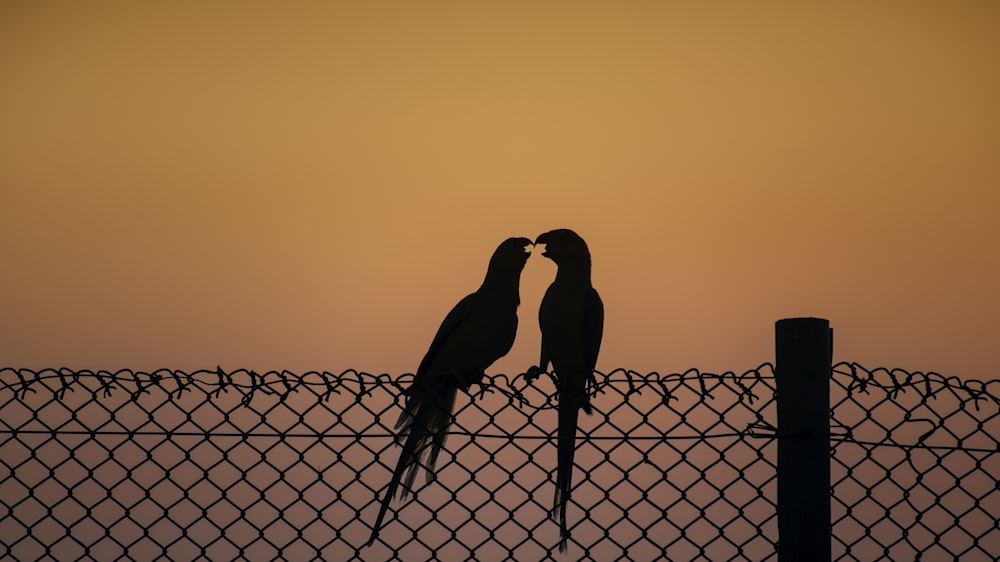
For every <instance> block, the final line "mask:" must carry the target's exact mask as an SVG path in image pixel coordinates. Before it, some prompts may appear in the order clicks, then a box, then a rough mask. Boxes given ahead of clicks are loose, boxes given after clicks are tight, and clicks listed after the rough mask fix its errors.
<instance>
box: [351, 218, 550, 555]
mask: <svg viewBox="0 0 1000 562" xmlns="http://www.w3.org/2000/svg"><path fill="white" fill-rule="evenodd" d="M531 246H532V242H531V240H530V239H528V238H522V237H512V238H508V239H506V240H504V241H503V242H501V243H500V245H499V246H498V247H497V249H496V251H494V252H493V255H492V257H491V258H490V262H489V266H488V267H487V269H486V277H485V279H484V280H483V283H482V285H481V286H480V287H479V289H478V290H476V292H474V293H472V294H470V295H467V296H466V297H465V298H463V299H462V300H460V301H459V302H458V304H456V305H455V307H454V308H452V309H451V312H449V313H448V315H447V316H445V319H444V321H442V323H441V326H440V328H438V331H437V333H436V334H435V335H434V339H433V340H432V341H431V344H430V347H429V348H428V350H427V353H426V354H425V355H424V358H423V360H421V361H420V366H419V367H417V372H416V373H415V374H414V377H413V382H412V383H411V384H410V386H409V387H408V388H407V389H406V390H405V391H404V394H405V396H406V404H405V406H404V409H403V412H402V413H401V414H400V416H399V420H398V421H397V422H396V425H395V429H396V430H397V434H396V444H397V445H400V444H402V446H403V450H402V451H401V452H400V455H399V460H398V462H397V463H396V469H395V470H394V471H393V474H392V479H391V480H390V482H389V486H388V488H387V489H386V492H385V496H384V497H383V498H382V506H381V508H380V509H379V513H378V518H377V519H376V521H375V525H374V526H373V527H372V534H371V537H370V538H369V539H368V543H367V546H371V544H372V543H374V542H375V539H376V538H377V537H378V533H379V530H380V529H381V527H382V522H383V520H384V519H385V515H386V512H387V511H388V509H389V503H390V502H391V501H392V499H393V498H394V497H395V496H396V493H397V491H398V492H399V497H400V499H401V500H405V499H406V497H407V495H408V494H409V493H410V492H411V491H412V490H413V481H414V479H415V478H416V475H417V472H418V471H419V469H421V468H423V469H424V471H425V472H426V478H427V482H428V483H429V482H431V481H432V480H433V479H434V474H435V469H434V466H435V464H436V462H437V458H438V455H439V454H440V452H441V449H442V448H443V447H444V443H445V438H446V437H447V429H448V426H449V425H450V424H451V421H452V410H453V408H454V405H455V397H456V394H457V391H458V390H459V389H462V390H463V391H468V389H469V387H470V386H471V385H472V384H474V383H481V382H482V379H483V377H484V376H485V371H486V369H487V368H489V366H490V365H492V364H493V363H494V362H495V361H496V360H497V359H499V358H501V357H503V356H504V355H506V354H507V353H508V352H509V351H510V349H511V347H512V346H513V345H514V337H515V335H516V334H517V308H518V306H519V305H520V302H521V299H520V292H519V286H520V280H521V271H522V270H523V269H524V265H525V263H527V261H528V257H529V256H530V255H531V254H530V247H531ZM400 484H403V487H402V489H400V488H399V486H400Z"/></svg>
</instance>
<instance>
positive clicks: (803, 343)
mask: <svg viewBox="0 0 1000 562" xmlns="http://www.w3.org/2000/svg"><path fill="white" fill-rule="evenodd" d="M775 355H776V357H775V371H774V374H775V378H776V381H775V382H776V386H777V391H776V394H777V402H778V404H777V406H778V562H819V561H823V560H827V561H828V560H830V558H831V554H832V553H831V547H830V545H831V537H832V526H831V521H830V375H831V365H832V359H833V357H832V356H833V332H832V331H831V330H830V322H829V321H827V320H824V319H822V318H786V319H784V320H779V321H778V322H776V323H775Z"/></svg>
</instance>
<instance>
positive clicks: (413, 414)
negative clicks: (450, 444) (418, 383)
mask: <svg viewBox="0 0 1000 562" xmlns="http://www.w3.org/2000/svg"><path fill="white" fill-rule="evenodd" d="M414 390H415V392H414V394H413V395H411V396H410V398H409V400H407V404H406V410H404V411H403V413H402V414H400V416H399V421H397V422H396V429H399V433H397V435H396V440H397V444H399V441H403V450H402V452H400V454H399V461H397V463H396V469H395V470H394V471H393V473H392V480H390V481H389V486H388V488H387V489H386V491H385V496H384V497H383V498H382V506H381V507H380V508H379V512H378V518H377V519H376V520H375V525H374V526H373V527H372V534H371V537H369V539H368V543H367V544H366V546H371V544H372V543H374V542H375V539H376V538H377V537H378V533H379V531H380V530H381V529H382V521H384V520H385V515H386V513H387V512H388V510H389V502H391V501H392V500H393V498H395V496H396V494H397V492H398V493H399V499H401V500H405V499H406V498H407V496H408V495H409V493H410V492H411V491H412V490H413V480H414V479H415V478H416V476H417V472H418V471H419V470H420V468H423V469H424V471H425V472H426V475H427V482H430V481H431V480H433V479H434V466H435V464H436V462H437V458H438V454H439V453H440V452H441V449H442V448H443V447H444V442H445V438H446V437H447V429H448V426H449V425H450V424H451V413H452V408H453V407H454V405H455V395H456V391H457V389H456V388H455V387H454V386H453V385H449V387H447V388H443V389H438V390H439V391H438V392H428V389H426V388H423V389H420V388H415V389H414ZM404 437H405V440H403V438H404ZM400 484H402V485H403V487H402V489H400V487H399V485H400Z"/></svg>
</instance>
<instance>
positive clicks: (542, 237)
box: [535, 232, 549, 257]
mask: <svg viewBox="0 0 1000 562" xmlns="http://www.w3.org/2000/svg"><path fill="white" fill-rule="evenodd" d="M548 243H549V233H548V232H546V233H544V234H539V235H538V238H535V246H537V245H539V244H545V245H546V248H545V249H544V250H542V255H543V256H545V257H548V255H549V249H548V247H547V246H548Z"/></svg>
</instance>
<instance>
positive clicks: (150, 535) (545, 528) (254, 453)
mask: <svg viewBox="0 0 1000 562" xmlns="http://www.w3.org/2000/svg"><path fill="white" fill-rule="evenodd" d="M410 380H412V375H403V376H400V377H395V378H394V377H391V376H389V375H372V374H368V373H364V372H358V371H354V370H348V371H345V372H342V373H337V374H335V373H329V372H308V373H305V374H293V373H290V372H287V371H283V372H267V373H263V374H260V373H256V372H254V371H248V370H238V371H233V372H226V371H223V370H222V369H217V370H215V371H211V370H204V371H195V372H190V373H186V372H179V371H170V370H160V371H155V372H134V371H131V370H123V371H117V372H107V371H98V372H93V371H70V370H67V369H61V370H55V369H45V370H40V371H29V370H24V369H21V370H16V369H0V404H2V405H0V466H2V467H3V468H2V473H0V510H2V511H0V544H2V548H0V558H3V559H15V560H45V559H48V560H60V561H62V560H80V559H98V560H117V559H133V560H134V559H139V560H142V559H149V560H153V559H171V560H198V559H205V560H223V559H250V560H272V559H286V560H287V559H294V560H307V559H325V560H351V559H365V560H372V559H399V560H429V559H437V560H467V559H473V558H474V559H477V560H506V559H516V560H525V559H555V560H561V559H570V558H571V559H593V560H610V559H619V558H625V557H627V558H628V559H631V560H659V559H669V560H712V561H715V560H775V559H776V558H777V555H776V544H777V540H778V536H777V535H778V532H777V516H776V510H777V505H776V464H775V463H776V449H777V438H776V437H775V430H776V428H775V427H774V425H775V419H776V416H775V404H776V403H775V393H774V374H773V369H772V366H771V365H770V364H763V365H761V366H760V367H758V368H756V369H752V370H749V371H746V372H743V373H734V372H727V373H722V374H712V373H704V372H700V371H698V370H696V369H690V370H688V371H685V372H682V373H670V374H659V373H648V374H640V373H636V372H633V371H626V370H621V369H619V370H616V371H613V372H611V373H607V374H606V375H604V374H600V375H599V376H598V381H599V384H598V388H597V390H598V395H597V396H596V397H595V399H594V400H593V404H594V408H595V413H594V415H593V416H581V423H580V434H579V435H580V437H579V448H578V452H577V455H576V465H577V466H576V471H575V474H574V492H573V497H572V504H571V506H570V510H569V515H568V517H569V522H570V526H571V531H572V538H571V541H570V551H569V552H568V554H567V555H566V556H560V555H558V554H557V553H556V551H555V545H556V543H557V541H558V528H557V526H556V524H555V523H554V522H553V521H552V520H551V519H549V517H548V510H549V508H550V507H551V502H552V496H553V485H554V484H553V482H552V480H553V479H554V477H553V473H554V470H555V466H556V455H555V442H554V436H553V434H554V429H555V426H556V412H555V408H554V406H555V403H554V399H553V397H552V396H551V394H552V391H553V388H552V383H551V381H547V380H546V379H544V378H543V379H541V380H540V381H539V382H536V383H535V384H534V385H531V386H528V385H526V384H525V383H524V380H523V377H522V376H520V375H518V376H516V377H508V376H506V375H495V376H492V377H488V379H487V382H488V384H487V385H485V386H484V387H482V388H477V387H473V390H472V392H471V394H470V395H469V396H467V397H464V398H462V397H460V398H459V402H458V404H457V407H456V423H455V424H454V425H453V426H452V434H451V435H450V437H449V439H448V443H447V445H446V449H447V451H445V452H443V453H442V455H441V458H440V459H439V461H438V465H439V469H438V472H437V479H436V480H435V481H433V482H430V483H427V484H423V483H422V480H421V484H420V485H419V486H418V487H417V490H416V497H414V498H412V499H410V500H408V501H407V502H402V503H394V504H393V505H392V510H390V513H389V517H388V518H387V520H386V524H385V526H384V527H383V529H382V532H381V534H380V536H379V540H378V541H376V543H375V544H374V545H372V546H371V547H367V548H365V547H364V546H363V545H364V543H365V542H366V541H367V538H368V535H369V534H370V529H371V528H370V526H371V524H372V523H373V521H374V519H375V515H376V513H377V511H378V506H379V500H380V499H381V497H382V493H383V489H384V487H385V486H386V485H387V484H388V482H389V478H390V476H391V472H392V468H393V467H394V465H395V462H396V460H397V457H398V451H399V449H398V448H396V447H394V446H393V445H392V444H393V439H392V432H391V431H390V429H391V428H392V426H393V424H394V423H395V420H396V417H397V416H398V413H399V411H400V408H401V405H402V396H401V391H402V389H403V388H405V387H406V386H407V385H408V383H409V381H410ZM998 390H1000V381H991V382H989V383H984V382H976V381H960V380H957V379H954V378H946V377H943V376H940V375H936V374H934V373H928V374H923V373H907V372H903V371H899V370H886V369H875V370H866V369H864V368H863V367H861V366H859V365H856V364H846V363H844V364H839V365H836V366H835V367H834V372H833V377H832V380H831V404H832V405H833V408H832V424H833V426H832V430H833V433H834V435H833V438H832V443H831V445H832V454H833V458H832V473H833V489H832V496H833V498H832V499H833V502H832V509H833V522H834V524H833V535H834V536H833V552H834V558H835V559H838V560H875V559H880V558H887V559H896V560H899V559H927V560H936V559H957V558H961V559H963V560H993V559H994V558H995V556H994V555H995V553H997V552H1000V529H998V524H997V514H998V513H1000V490H998V481H997V476H996V475H998V474H1000V455H997V452H998V450H1000V442H998V440H997V437H996V436H998V435H1000V412H998V410H1000V399H998V398H997V397H998V395H1000V393H998Z"/></svg>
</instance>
